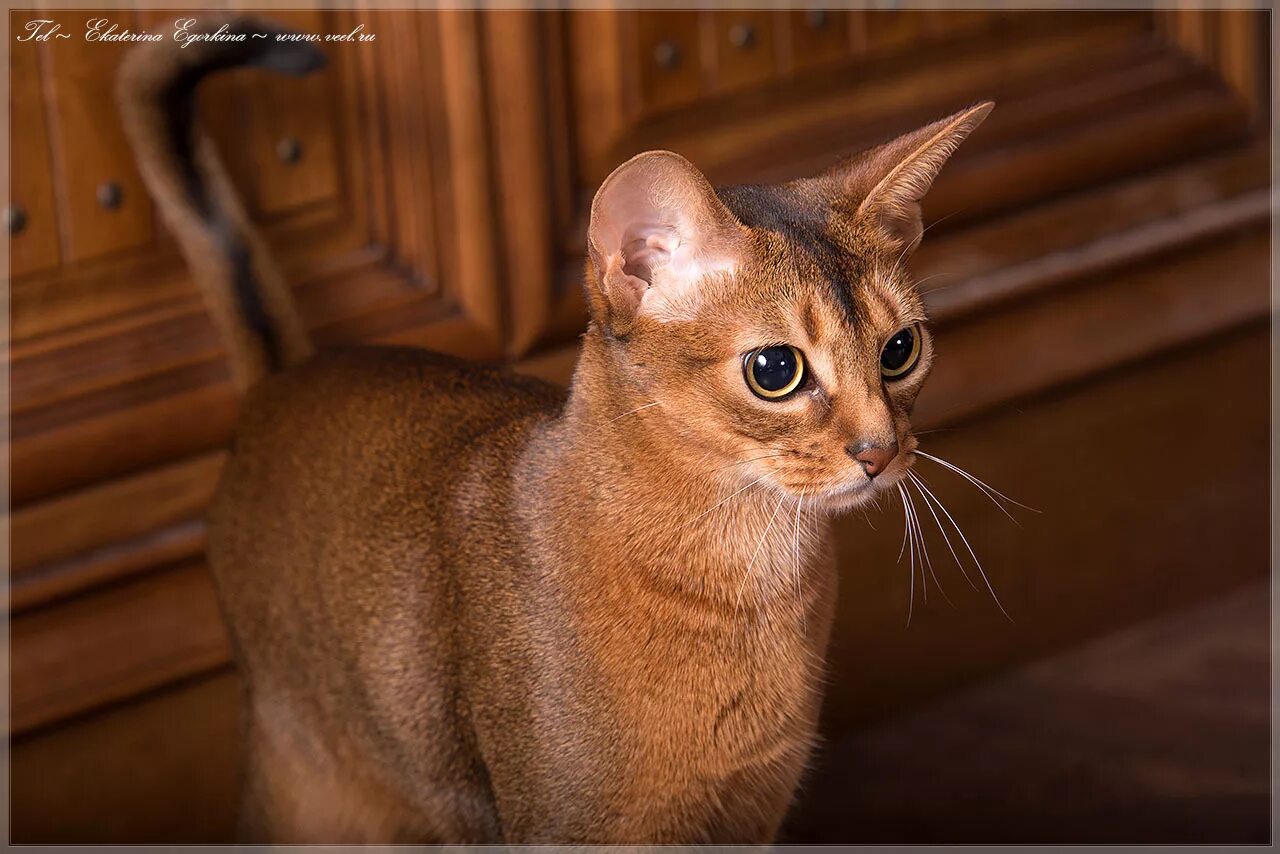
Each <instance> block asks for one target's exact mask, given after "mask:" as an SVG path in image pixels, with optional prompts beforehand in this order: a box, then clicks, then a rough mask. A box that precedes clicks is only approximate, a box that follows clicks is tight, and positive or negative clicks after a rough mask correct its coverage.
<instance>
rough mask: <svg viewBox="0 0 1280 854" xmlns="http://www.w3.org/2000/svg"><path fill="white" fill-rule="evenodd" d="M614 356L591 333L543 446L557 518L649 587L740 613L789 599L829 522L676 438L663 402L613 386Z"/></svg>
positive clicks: (819, 548) (804, 576) (628, 385)
mask: <svg viewBox="0 0 1280 854" xmlns="http://www.w3.org/2000/svg"><path fill="white" fill-rule="evenodd" d="M609 358H610V355H609V353H608V352H607V345H606V344H605V343H604V342H602V341H601V340H599V339H598V337H594V336H591V335H589V336H588V337H587V341H586V342H585V344H584V351H583V355H582V360H581V362H580V364H579V368H578V371H577V373H576V375H575V381H574V386H573V389H572V391H571V394H570V397H569V400H568V402H567V404H566V407H565V410H564V413H563V415H562V416H561V418H560V419H559V420H558V421H557V422H556V423H555V424H554V425H553V426H552V427H551V428H550V431H549V434H548V436H547V437H546V439H547V441H545V442H543V443H542V451H541V454H540V455H541V457H542V462H541V463H540V465H539V467H540V468H541V469H542V473H543V479H544V487H543V488H544V489H546V491H547V492H548V493H550V494H551V495H552V496H553V500H554V502H555V506H556V507H557V508H558V509H559V514H560V515H561V516H572V518H573V519H574V525H575V527H576V528H577V529H578V530H579V531H585V529H586V526H589V527H590V533H589V536H590V537H591V538H592V545H591V548H593V549H597V550H602V551H604V552H606V553H607V554H610V555H615V556H617V557H618V558H619V559H621V560H625V561H626V562H627V563H628V564H629V565H630V566H631V567H632V570H631V571H632V572H634V573H637V574H640V575H642V574H644V573H651V574H652V576H653V578H652V580H653V581H654V583H657V584H661V585H665V586H669V587H674V588H680V589H682V590H683V591H684V592H689V593H695V594H697V595H702V596H705V597H707V598H709V599H712V600H715V601H717V602H719V603H721V604H724V603H726V602H732V603H733V607H734V609H735V610H736V609H737V608H739V607H742V608H751V607H760V606H766V605H767V604H768V603H769V602H770V601H772V600H775V599H777V598H779V597H783V596H791V595H793V592H794V590H795V587H796V586H797V585H800V584H803V583H804V582H805V580H806V579H807V578H808V576H809V575H810V570H811V565H812V563H813V558H814V556H815V555H816V554H818V553H819V552H821V551H822V550H823V547H824V544H823V542H822V540H823V539H824V538H825V537H826V536H827V531H828V527H827V520H826V519H825V517H824V516H822V515H821V514H818V513H815V512H814V511H813V510H812V509H810V510H808V511H806V510H805V509H804V506H803V505H802V504H801V503H800V502H799V501H797V499H796V498H795V497H794V496H791V495H789V494H786V493H783V492H782V491H780V490H778V489H776V488H775V487H772V486H769V485H767V484H766V483H764V482H760V483H752V482H751V480H752V478H751V477H744V476H743V475H742V474H740V473H739V471H740V469H741V467H734V466H729V467H726V466H725V463H724V460H723V459H715V456H716V455H713V454H709V453H708V451H707V449H704V448H702V447H700V446H697V445H694V444H692V443H690V442H689V441H687V440H686V439H684V438H683V437H681V436H678V435H673V434H672V432H671V430H670V426H669V425H670V423H671V421H670V419H669V417H668V415H667V414H664V413H663V411H662V408H663V406H664V405H665V404H664V403H663V402H662V401H660V400H654V399H652V398H648V397H647V396H646V395H645V393H644V391H643V390H642V389H640V388H637V387H636V386H635V385H634V384H631V383H627V382H619V381H617V380H616V373H617V372H616V367H615V366H613V365H611V364H609V363H608V361H607V360H608V359H609ZM735 469H736V470H735ZM566 533H567V532H566ZM568 535H569V536H572V534H568ZM582 536H588V534H587V533H583V534H582ZM596 562H597V563H599V561H598V560H597V561H596Z"/></svg>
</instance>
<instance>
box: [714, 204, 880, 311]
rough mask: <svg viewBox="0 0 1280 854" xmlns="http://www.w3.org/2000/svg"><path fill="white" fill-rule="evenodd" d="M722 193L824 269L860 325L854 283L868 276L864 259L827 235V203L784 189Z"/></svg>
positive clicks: (744, 216)
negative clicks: (846, 249)
mask: <svg viewBox="0 0 1280 854" xmlns="http://www.w3.org/2000/svg"><path fill="white" fill-rule="evenodd" d="M716 194H717V195H718V196H719V197H720V200H721V201H722V202H724V204H725V207H727V208H728V209H729V210H730V212H732V213H733V215H734V216H736V217H737V218H738V220H739V221H740V222H741V223H742V224H743V225H745V226H748V227H750V228H756V229H762V230H765V231H772V232H774V233H775V234H777V235H779V236H781V237H782V238H783V239H784V240H786V241H787V242H788V243H789V244H790V245H791V248H792V250H793V251H794V252H795V253H796V254H797V255H800V256H803V257H805V258H806V259H807V260H808V261H809V262H810V263H811V264H812V265H813V266H814V267H816V268H817V270H818V275H819V277H820V278H821V279H822V281H823V283H824V284H826V285H827V288H828V290H829V291H830V293H831V296H832V298H833V300H834V302H835V303H836V305H838V306H840V308H841V309H842V310H843V311H844V314H845V317H846V318H847V319H848V321H849V323H850V324H851V325H852V324H854V323H856V322H857V320H858V315H857V309H856V307H855V304H854V300H853V284H854V283H855V282H857V281H858V280H859V279H860V278H861V277H862V262H861V259H859V258H857V257H856V256H853V255H851V254H850V253H848V252H846V251H844V250H842V249H841V248H840V247H839V246H838V245H837V244H836V243H835V241H833V240H832V239H831V237H830V235H829V234H828V231H827V221H826V214H827V211H826V209H825V206H824V205H822V203H821V202H819V201H816V200H811V199H806V198H803V197H801V196H800V195H798V194H796V193H788V192H784V191H783V188H781V187H768V186H761V185H756V184H743V185H739V186H736V187H717V188H716Z"/></svg>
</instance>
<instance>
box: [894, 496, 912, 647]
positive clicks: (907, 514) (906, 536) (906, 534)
mask: <svg viewBox="0 0 1280 854" xmlns="http://www.w3.org/2000/svg"><path fill="white" fill-rule="evenodd" d="M898 495H899V496H900V497H901V498H902V518H903V522H904V524H905V525H906V529H905V530H904V531H903V532H902V544H903V546H904V547H905V546H906V544H907V541H908V540H911V568H910V575H909V578H910V579H911V586H910V587H909V588H908V591H907V628H911V615H912V613H913V612H914V611H915V606H916V552H915V541H914V538H912V537H911V536H910V533H911V511H910V510H908V509H907V493H906V492H905V491H904V490H903V487H902V484H901V483H899V484H898ZM898 560H902V553H901V552H899V553H898Z"/></svg>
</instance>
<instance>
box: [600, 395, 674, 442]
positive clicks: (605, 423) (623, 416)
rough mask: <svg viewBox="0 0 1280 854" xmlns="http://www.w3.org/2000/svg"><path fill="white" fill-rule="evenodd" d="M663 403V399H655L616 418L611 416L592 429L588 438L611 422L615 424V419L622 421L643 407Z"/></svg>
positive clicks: (646, 407)
mask: <svg viewBox="0 0 1280 854" xmlns="http://www.w3.org/2000/svg"><path fill="white" fill-rule="evenodd" d="M661 405H662V401H660V400H655V401H653V402H651V403H646V404H644V405H643V406H637V407H636V408H635V409H631V410H628V411H626V412H624V413H622V414H621V415H619V416H617V417H615V418H610V419H609V420H608V421H606V422H604V423H603V424H600V425H598V426H597V427H596V428H595V429H594V430H592V431H591V432H590V433H588V434H587V438H590V437H591V436H594V435H595V434H596V433H599V432H600V431H601V430H603V429H604V428H606V427H608V426H609V425H610V424H613V423H614V422H615V421H620V420H622V419H623V418H626V417H627V416H628V415H634V414H635V413H637V412H639V411H640V410H642V409H648V408H649V407H651V406H661Z"/></svg>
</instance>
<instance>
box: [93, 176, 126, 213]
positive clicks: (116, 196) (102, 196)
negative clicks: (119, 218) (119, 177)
mask: <svg viewBox="0 0 1280 854" xmlns="http://www.w3.org/2000/svg"><path fill="white" fill-rule="evenodd" d="M123 201H124V190H122V189H120V185H119V184H117V183H116V182H115V181H107V182H106V183H105V184H99V185H98V204H99V205H101V206H102V209H103V210H107V211H114V210H118V209H119V207H120V203H121V202H123Z"/></svg>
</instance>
